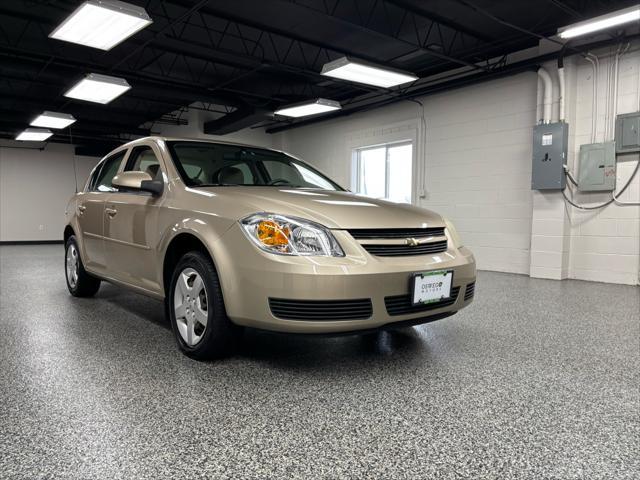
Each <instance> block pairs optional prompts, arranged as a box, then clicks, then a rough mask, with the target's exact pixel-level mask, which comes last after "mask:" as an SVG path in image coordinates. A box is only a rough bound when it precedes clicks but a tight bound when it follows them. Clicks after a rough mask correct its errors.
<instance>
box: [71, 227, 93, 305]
mask: <svg viewBox="0 0 640 480" xmlns="http://www.w3.org/2000/svg"><path fill="white" fill-rule="evenodd" d="M64 258H65V259H64V267H65V268H64V272H65V277H66V279H67V288H68V289H69V293H71V295H73V296H74V297H93V296H94V295H95V294H96V293H97V292H98V289H99V288H100V279H98V278H96V277H94V276H92V275H91V274H89V273H88V272H87V271H86V270H85V269H84V265H83V264H82V259H81V258H80V249H79V248H78V242H77V241H76V237H75V236H74V235H72V236H70V237H69V239H68V240H67V243H66V244H65V255H64Z"/></svg>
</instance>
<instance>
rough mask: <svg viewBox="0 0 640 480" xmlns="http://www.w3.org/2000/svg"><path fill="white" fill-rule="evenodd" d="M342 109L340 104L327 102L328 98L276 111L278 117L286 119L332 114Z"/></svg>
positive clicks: (331, 101)
mask: <svg viewBox="0 0 640 480" xmlns="http://www.w3.org/2000/svg"><path fill="white" fill-rule="evenodd" d="M341 108H342V107H341V106H340V103H339V102H336V101H334V100H327V99H326V98H317V99H315V100H308V101H306V102H302V103H296V104H295V105H289V106H287V107H284V108H281V109H280V110H276V111H275V112H274V113H275V114H276V115H284V116H285V117H306V116H308V115H317V114H318V113H325V112H330V111H332V110H340V109H341Z"/></svg>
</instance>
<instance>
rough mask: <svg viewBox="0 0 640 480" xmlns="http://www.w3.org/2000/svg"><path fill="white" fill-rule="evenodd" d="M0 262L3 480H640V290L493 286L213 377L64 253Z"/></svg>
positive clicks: (275, 338) (138, 309)
mask: <svg viewBox="0 0 640 480" xmlns="http://www.w3.org/2000/svg"><path fill="white" fill-rule="evenodd" d="M0 260H1V264H0V268H1V276H0V290H1V293H0V295H1V296H0V307H1V310H0V312H1V321H0V332H1V333H0V335H1V336H0V387H1V388H0V408H1V410H0V478H3V479H4V478H16V479H25V478H28V479H35V478H74V479H94V478H95V479H103V478H104V479H114V478H132V479H141V478H153V479H158V478H189V479H192V478H212V479H217V478H233V479H238V478H274V479H276V478H277V479H281V478H305V479H308V478H331V479H334V478H354V479H355V478H357V479H361V478H375V479H379V478H438V479H439V478H443V479H448V478H451V479H454V478H455V479H459V478H474V479H475V478H492V479H493V478H495V479H508V478H532V479H539V478H554V479H571V478H593V479H624V478H629V479H631V478H634V479H638V478H640V417H639V416H640V390H639V388H640V387H639V385H640V382H639V380H640V374H639V368H640V363H639V360H640V318H639V312H640V299H639V289H638V288H637V287H626V286H616V285H605V284H596V283H587V282H577V281H564V282H554V281H545V280H532V279H529V278H527V277H524V276H517V275H508V274H499V273H488V272H481V273H480V275H479V279H478V288H477V294H476V301H475V302H474V304H473V305H472V306H471V307H470V308H468V309H466V310H464V311H463V312H461V313H459V314H458V315H456V316H455V317H451V318H449V319H445V320H442V321H439V322H436V323H432V324H429V325H426V326H422V327H418V328H415V329H409V330H404V331H400V332H395V333H383V334H379V335H369V336H366V337H339V338H306V337H300V336H285V335H277V334H269V333H265V332H256V331H252V332H249V333H248V334H247V335H246V337H245V341H244V345H243V347H242V351H241V352H240V353H239V354H238V355H237V356H235V357H234V358H230V359H228V360H225V361H219V362H215V363H198V362H194V361H192V360H189V359H188V358H186V357H184V356H182V355H181V354H180V353H179V352H178V351H177V349H176V348H175V346H174V343H173V337H172V334H171V331H170V330H169V328H168V325H167V324H166V323H165V321H164V319H163V311H162V307H161V305H160V303H158V302H155V301H153V300H149V299H146V298H144V297H140V296H137V295H134V294H131V293H128V292H125V291H123V290H120V289H118V288H115V287H113V286H110V285H105V286H103V288H102V289H101V290H100V292H99V294H98V296H97V297H96V298H95V299H75V298H72V297H70V296H69V295H68V294H67V291H66V287H65V285H64V278H63V253H62V246H60V245H50V246H3V247H0Z"/></svg>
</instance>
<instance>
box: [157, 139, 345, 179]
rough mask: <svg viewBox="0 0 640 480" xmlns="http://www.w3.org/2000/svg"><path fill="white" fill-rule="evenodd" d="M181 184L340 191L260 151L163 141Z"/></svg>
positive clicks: (294, 163) (284, 158) (298, 165)
mask: <svg viewBox="0 0 640 480" xmlns="http://www.w3.org/2000/svg"><path fill="white" fill-rule="evenodd" d="M167 145H168V146H169V150H170V151H171V155H172V157H173V161H174V163H175V165H176V168H177V169H178V172H179V173H180V176H181V177H182V180H183V181H184V183H185V184H186V185H187V186H189V187H198V186H200V187H204V186H228V185H247V186H285V187H289V188H319V189H323V190H344V189H343V188H341V187H340V186H339V185H338V184H336V183H335V182H333V181H332V180H329V179H328V178H327V177H325V176H324V175H323V174H321V173H320V172H318V171H317V170H315V169H313V168H311V167H310V166H309V165H307V164H306V163H303V162H301V161H299V160H296V159H294V158H291V157H290V156H288V155H286V154H284V153H281V152H274V151H272V150H265V149H262V148H254V147H243V146H238V145H225V144H221V143H207V142H182V141H177V142H167Z"/></svg>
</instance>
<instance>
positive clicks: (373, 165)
mask: <svg viewBox="0 0 640 480" xmlns="http://www.w3.org/2000/svg"><path fill="white" fill-rule="evenodd" d="M355 157H356V158H355V161H356V179H355V189H356V191H357V193H359V194H361V195H366V196H368V197H374V198H385V199H387V200H391V201H392V202H399V203H411V185H412V183H411V180H412V159H413V145H412V143H411V142H400V143H389V144H386V145H378V146H375V147H365V148H360V149H358V150H356V156H355Z"/></svg>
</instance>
